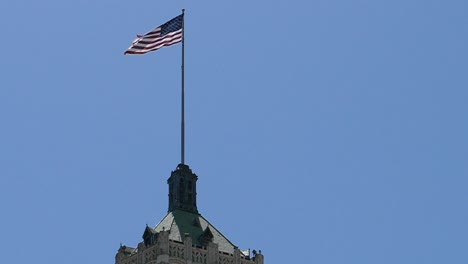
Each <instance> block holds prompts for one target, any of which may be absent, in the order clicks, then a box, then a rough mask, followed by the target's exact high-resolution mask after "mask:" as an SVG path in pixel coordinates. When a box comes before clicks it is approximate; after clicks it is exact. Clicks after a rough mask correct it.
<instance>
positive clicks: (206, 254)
mask: <svg viewBox="0 0 468 264" xmlns="http://www.w3.org/2000/svg"><path fill="white" fill-rule="evenodd" d="M162 240H164V239H162ZM161 242H163V243H161ZM164 242H165V241H158V243H156V244H155V245H153V246H150V247H146V246H145V245H144V244H143V243H140V244H139V245H138V249H137V250H135V252H133V253H132V254H129V255H128V254H124V253H122V252H120V251H119V253H117V256H116V262H115V263H116V264H263V255H261V254H258V255H256V256H255V257H254V259H249V258H246V257H243V256H241V253H240V251H239V250H238V249H236V250H235V252H234V254H227V253H224V252H220V251H218V245H217V244H214V243H210V244H209V245H208V246H207V247H206V248H199V247H193V246H192V241H191V239H190V238H188V239H187V238H186V240H185V243H180V242H176V241H172V240H168V241H167V242H166V243H164ZM165 249H167V250H165Z"/></svg>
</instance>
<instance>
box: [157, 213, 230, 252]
mask: <svg viewBox="0 0 468 264" xmlns="http://www.w3.org/2000/svg"><path fill="white" fill-rule="evenodd" d="M154 230H155V231H156V232H161V231H163V230H166V231H170V234H169V239H171V240H175V241H179V242H183V238H184V237H185V234H189V235H190V237H191V238H192V243H193V244H194V245H197V246H206V245H204V241H206V240H207V239H208V240H211V241H212V242H213V243H216V244H218V250H219V251H222V252H226V253H230V254H233V253H234V247H235V246H234V244H232V243H231V241H229V240H228V239H227V238H226V237H225V236H224V235H223V234H221V232H219V231H218V230H217V229H216V228H215V227H214V226H213V225H212V224H211V223H210V222H208V220H206V219H205V218H204V217H203V216H201V215H200V214H196V213H193V212H188V211H183V210H178V209H176V210H173V211H171V212H169V213H168V214H167V215H166V217H164V219H163V220H162V221H161V222H160V223H159V224H158V225H157V226H156V227H155V228H154Z"/></svg>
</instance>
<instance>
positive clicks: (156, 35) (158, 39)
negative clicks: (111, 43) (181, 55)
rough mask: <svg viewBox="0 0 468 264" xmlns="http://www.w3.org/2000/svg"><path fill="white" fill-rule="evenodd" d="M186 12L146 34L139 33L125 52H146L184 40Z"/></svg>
mask: <svg viewBox="0 0 468 264" xmlns="http://www.w3.org/2000/svg"><path fill="white" fill-rule="evenodd" d="M183 23H184V14H181V15H179V16H177V17H175V18H173V19H171V20H169V21H168V22H166V23H164V24H162V25H161V26H159V27H157V28H155V29H154V30H152V31H150V32H148V33H146V34H145V35H143V36H141V35H137V39H135V40H134V41H133V43H132V45H131V46H130V47H129V48H128V49H127V50H126V51H125V53H124V54H145V53H147V52H150V51H155V50H158V49H160V48H162V47H164V46H171V45H173V44H176V43H179V42H181V41H182V30H183V27H182V25H183Z"/></svg>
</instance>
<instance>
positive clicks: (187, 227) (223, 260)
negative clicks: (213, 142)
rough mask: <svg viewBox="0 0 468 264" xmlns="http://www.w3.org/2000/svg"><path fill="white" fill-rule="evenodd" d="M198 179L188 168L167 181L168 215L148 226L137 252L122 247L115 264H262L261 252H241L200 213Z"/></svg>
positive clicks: (181, 166)
mask: <svg viewBox="0 0 468 264" xmlns="http://www.w3.org/2000/svg"><path fill="white" fill-rule="evenodd" d="M197 179H198V176H197V175H195V173H193V172H192V170H191V169H190V168H189V166H187V165H185V164H179V165H178V166H177V168H176V169H175V170H174V171H173V172H172V173H171V177H169V179H168V180H167V183H168V185H169V209H168V213H167V215H166V216H165V217H164V218H163V220H161V222H160V223H159V224H158V225H157V226H156V227H154V228H151V227H148V226H146V228H145V230H144V233H143V241H142V242H140V243H139V244H138V246H137V247H136V248H132V247H128V246H125V245H121V246H120V248H119V250H118V252H117V255H116V256H115V263H116V264H173V263H174V264H263V255H262V253H261V251H259V252H257V251H255V250H253V252H252V253H251V252H250V250H240V249H239V248H238V247H237V246H235V245H234V244H233V243H231V241H229V240H228V239H227V238H226V237H225V236H224V235H223V234H222V233H221V232H219V231H218V229H216V228H215V227H214V226H213V225H212V224H210V222H208V220H206V219H205V218H204V217H203V216H202V215H201V214H199V213H198V209H197Z"/></svg>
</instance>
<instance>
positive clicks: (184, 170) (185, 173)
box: [167, 164, 198, 213]
mask: <svg viewBox="0 0 468 264" xmlns="http://www.w3.org/2000/svg"><path fill="white" fill-rule="evenodd" d="M197 180H198V176H197V175H195V173H193V172H192V170H191V169H190V168H189V166H188V165H185V164H179V165H177V168H176V169H175V170H174V171H172V173H171V177H169V179H168V180H167V184H169V209H168V212H172V211H174V210H175V209H181V210H185V211H189V212H192V213H198V209H197Z"/></svg>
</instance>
